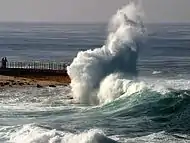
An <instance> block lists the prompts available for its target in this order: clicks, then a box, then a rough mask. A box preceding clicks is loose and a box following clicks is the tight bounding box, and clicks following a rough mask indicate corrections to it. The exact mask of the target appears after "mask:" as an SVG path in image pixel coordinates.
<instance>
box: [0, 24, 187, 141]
mask: <svg viewBox="0 0 190 143" xmlns="http://www.w3.org/2000/svg"><path fill="white" fill-rule="evenodd" d="M145 27H146V30H147V35H146V36H145V39H144V42H143V43H142V45H141V47H140V51H139V58H138V62H137V69H138V79H139V80H140V81H142V82H145V83H146V85H148V87H149V89H152V90H149V89H146V90H143V92H140V93H136V94H133V95H132V96H127V97H123V98H119V99H117V100H114V101H112V102H110V103H108V104H104V105H98V106H90V105H88V106H86V105H80V104H73V103H72V102H71V101H70V100H69V99H68V98H67V97H68V96H70V94H71V88H70V86H66V87H62V86H60V87H56V88H50V87H45V88H42V89H37V88H35V87H31V88H22V89H15V88H10V89H0V142H15V143H62V142H63V143H77V142H78V143H112V142H113V143H114V142H127V143H147V142H151V143H153V142H155V143H163V142H166V143H174V142H175V143H184V142H190V122H189V119H190V24H145ZM107 35H108V32H107V24H48V23H0V57H4V56H6V57H7V58H8V61H56V62H67V63H71V62H72V60H73V58H74V57H76V55H77V53H78V52H79V51H86V50H88V49H95V48H99V47H102V46H103V45H104V43H105V41H106V39H107ZM137 88H138V87H137Z"/></svg>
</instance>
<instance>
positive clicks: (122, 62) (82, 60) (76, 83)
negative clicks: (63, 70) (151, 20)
mask: <svg viewBox="0 0 190 143" xmlns="http://www.w3.org/2000/svg"><path fill="white" fill-rule="evenodd" d="M142 35H143V25H142V20H141V11H140V9H139V7H138V6H137V5H136V4H135V3H130V4H129V5H127V6H125V7H123V8H122V9H120V10H118V12H117V13H116V14H115V15H114V16H113V18H112V20H111V22H110V24H109V35H108V38H107V41H106V43H105V45H104V46H103V47H102V48H96V49H94V50H87V51H85V52H79V53H78V55H77V57H76V58H75V59H74V60H73V62H72V64H71V65H70V66H69V67H67V71H68V74H69V76H70V77H71V87H72V92H73V96H74V98H75V99H76V100H77V102H80V103H87V104H100V103H104V102H106V101H108V100H107V98H106V97H107V94H108V93H109V92H110V91H109V90H110V88H105V87H104V86H107V84H110V85H108V86H107V87H111V86H112V85H116V84H117V83H114V82H115V81H114V80H112V78H110V75H111V74H114V73H116V74H117V75H119V74H120V73H121V74H125V75H127V78H125V79H122V80H126V82H124V83H125V84H126V83H129V82H130V81H128V80H132V79H133V76H136V75H137V70H136V62H137V57H138V50H139V47H140V45H139V44H140V39H141V36H142ZM125 77H126V76H125ZM106 78H108V79H106ZM109 79H111V80H109ZM103 81H104V82H103ZM105 82H106V85H105V84H104V83H105ZM126 87H128V86H126ZM120 89H121V88H120ZM103 90H104V91H103ZM115 90H117V89H115ZM120 92H125V90H123V91H115V93H116V94H118V95H116V94H112V93H113V92H111V93H110V94H111V95H109V100H113V99H115V98H117V97H118V96H120V94H119V93H120ZM101 93H107V94H106V95H105V94H101Z"/></svg>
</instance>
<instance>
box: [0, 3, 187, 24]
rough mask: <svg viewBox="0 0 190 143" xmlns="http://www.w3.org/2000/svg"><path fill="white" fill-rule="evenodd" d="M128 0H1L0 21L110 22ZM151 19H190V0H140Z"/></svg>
mask: <svg viewBox="0 0 190 143" xmlns="http://www.w3.org/2000/svg"><path fill="white" fill-rule="evenodd" d="M127 1H128V0H0V22H3V21H5V22H6V21H13V22H14V21H16V22H63V23H64V22H65V23H67V22H72V23H75V22H76V23H77V22H90V23H98V22H107V21H108V20H109V19H110V17H111V16H112V15H113V14H114V13H115V12H116V11H117V9H118V8H120V7H122V6H123V5H124V4H126V3H127ZM141 1H142V5H143V9H144V12H145V21H146V22H149V23H152V22H153V23H163V22H178V23H179V22H190V0H141Z"/></svg>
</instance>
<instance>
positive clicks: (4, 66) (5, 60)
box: [1, 57, 8, 68]
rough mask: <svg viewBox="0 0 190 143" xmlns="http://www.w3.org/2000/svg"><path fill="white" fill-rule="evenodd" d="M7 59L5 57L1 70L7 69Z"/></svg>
mask: <svg viewBox="0 0 190 143" xmlns="http://www.w3.org/2000/svg"><path fill="white" fill-rule="evenodd" d="M7 62H8V61H7V58H6V57H3V58H2V60H1V68H6V67H7Z"/></svg>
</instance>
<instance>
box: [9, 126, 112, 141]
mask: <svg viewBox="0 0 190 143" xmlns="http://www.w3.org/2000/svg"><path fill="white" fill-rule="evenodd" d="M105 141H109V142H110V143H112V142H114V141H113V140H111V139H109V138H107V137H106V136H105V134H104V133H103V131H101V130H99V129H91V130H88V131H85V132H82V133H78V134H73V133H66V132H61V131H56V130H55V129H53V130H48V129H43V128H41V127H38V126H36V125H35V124H28V125H24V126H23V127H22V128H21V129H19V130H18V131H16V132H15V133H12V134H11V136H10V142H13V143H77V142H80V143H102V142H105Z"/></svg>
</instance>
